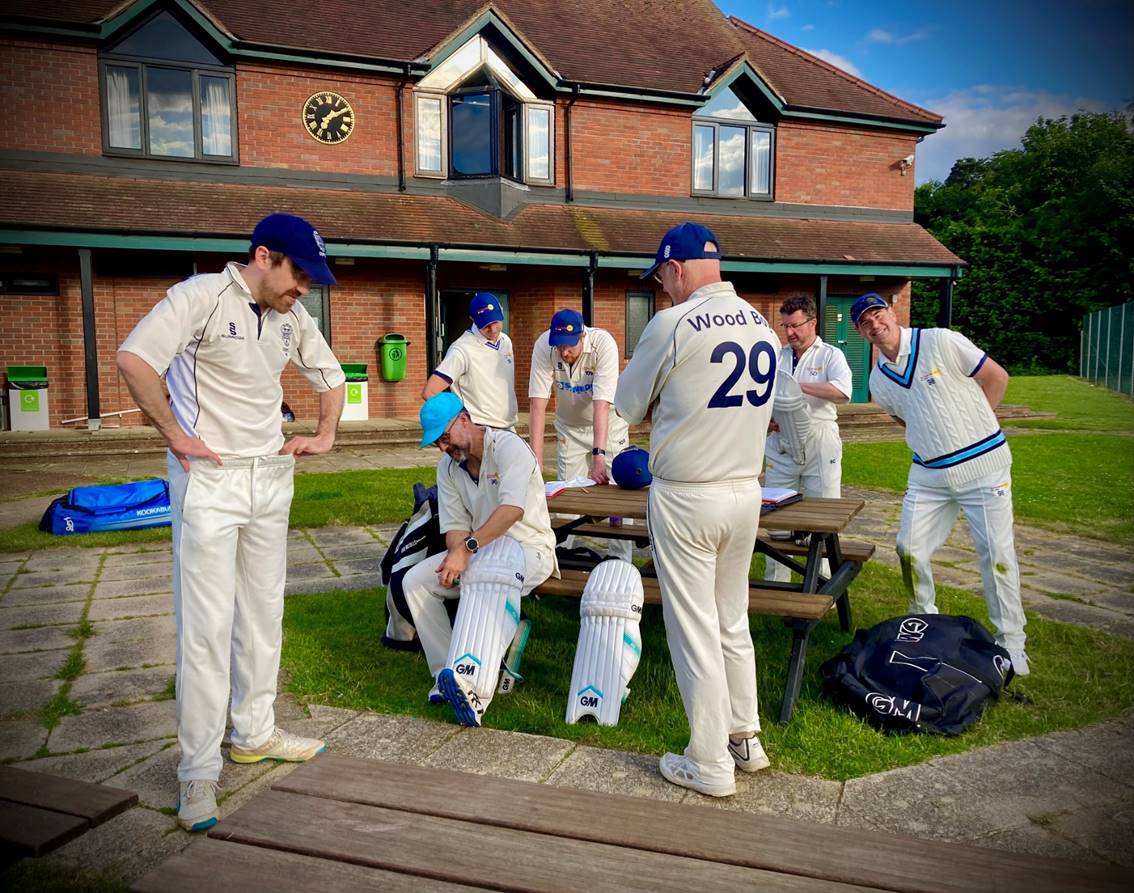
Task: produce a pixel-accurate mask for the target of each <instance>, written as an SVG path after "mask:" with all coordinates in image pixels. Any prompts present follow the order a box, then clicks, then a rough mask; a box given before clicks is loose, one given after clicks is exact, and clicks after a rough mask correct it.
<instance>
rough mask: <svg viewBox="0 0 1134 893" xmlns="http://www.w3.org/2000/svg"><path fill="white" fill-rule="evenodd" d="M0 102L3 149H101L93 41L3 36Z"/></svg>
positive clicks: (0, 42)
mask: <svg viewBox="0 0 1134 893" xmlns="http://www.w3.org/2000/svg"><path fill="white" fill-rule="evenodd" d="M0 108H3V109H4V118H5V122H6V123H5V126H4V127H2V128H0V149H15V150H19V151H21V152H73V153H82V154H85V155H101V154H102V123H101V119H100V117H99V114H100V113H99V96H98V61H97V56H96V55H95V50H94V48H93V47H90V46H77V45H69V44H63V43H51V44H45V43H37V42H34V41H25V40H17V39H3V40H0Z"/></svg>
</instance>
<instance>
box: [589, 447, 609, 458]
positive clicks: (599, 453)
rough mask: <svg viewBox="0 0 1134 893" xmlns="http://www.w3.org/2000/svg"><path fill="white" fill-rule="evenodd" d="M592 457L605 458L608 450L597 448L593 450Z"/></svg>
mask: <svg viewBox="0 0 1134 893" xmlns="http://www.w3.org/2000/svg"><path fill="white" fill-rule="evenodd" d="M591 455H592V456H605V455H606V450H604V449H603V448H602V447H595V448H594V449H593V450H591Z"/></svg>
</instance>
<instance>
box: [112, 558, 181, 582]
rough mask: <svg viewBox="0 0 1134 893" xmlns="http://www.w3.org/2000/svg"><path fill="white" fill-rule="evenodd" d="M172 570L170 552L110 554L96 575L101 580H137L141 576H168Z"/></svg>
mask: <svg viewBox="0 0 1134 893" xmlns="http://www.w3.org/2000/svg"><path fill="white" fill-rule="evenodd" d="M172 572H173V555H172V553H170V552H147V553H145V554H144V555H111V556H108V557H107V559H106V561H105V562H104V563H103V565H102V572H101V573H100V574H99V575H98V578H99V580H101V581H104V582H106V581H110V580H137V579H139V578H143V577H168V576H169V575H170V574H171V573H172Z"/></svg>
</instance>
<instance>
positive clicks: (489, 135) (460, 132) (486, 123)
mask: <svg viewBox="0 0 1134 893" xmlns="http://www.w3.org/2000/svg"><path fill="white" fill-rule="evenodd" d="M414 121H415V124H414V127H415V134H416V136H415V139H414V143H415V150H416V151H415V157H416V165H415V167H416V172H417V175H418V176H421V177H441V178H444V177H449V178H452V179H465V178H472V177H506V178H507V179H509V180H515V181H516V182H518V183H532V184H542V185H551V183H552V182H553V180H554V165H553V158H554V154H553V145H552V133H553V124H554V121H555V106H554V105H553V104H552V103H550V102H544V101H542V100H540V99H539V98H538V97H537V96H536V95H535V94H534V93H532V91H531V90H530V89H529V88H528V86H527V85H526V84H524V82H523V81H522V80H520V78H519V77H517V75H516V73H515V72H513V71H512V69H511V68H509V67H508V64H507V63H506V62H505V61H504V60H503V59H502V58H501V57H500V56H499V55H498V54H497V53H496V51H495V50H493V49H492V48H491V47H490V46H489V45H488V44H487V42H485V40H484V39H483V38H482V37H480V36H479V35H478V36H476V37H474V38H473V39H472V40H470V41H469V42H468V43H466V44H465V45H464V46H462V47H461V48H460V49H459V50H457V51H456V52H455V53H453V55H451V56H450V57H449V58H448V59H446V60H445V61H444V62H442V63H441V64H440V65H438V66H437V68H436V69H434V70H433V71H432V72H430V73H429V74H428V75H427V76H426V77H425V78H423V79H422V80H421V82H420V83H419V84H418V86H417V90H416V94H415V99H414Z"/></svg>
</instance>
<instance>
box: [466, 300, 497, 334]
mask: <svg viewBox="0 0 1134 893" xmlns="http://www.w3.org/2000/svg"><path fill="white" fill-rule="evenodd" d="M469 316H471V317H472V321H473V324H474V325H475V326H476V327H477V328H478V329H483V328H484V327H485V326H487V325H491V324H492V323H494V322H504V311H503V310H502V309H501V307H500V301H499V300H498V299H497V297H496V295H494V294H492V292H487V291H478V292H477V293H476V294H475V295H473V299H472V300H471V301H470V302H469Z"/></svg>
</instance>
